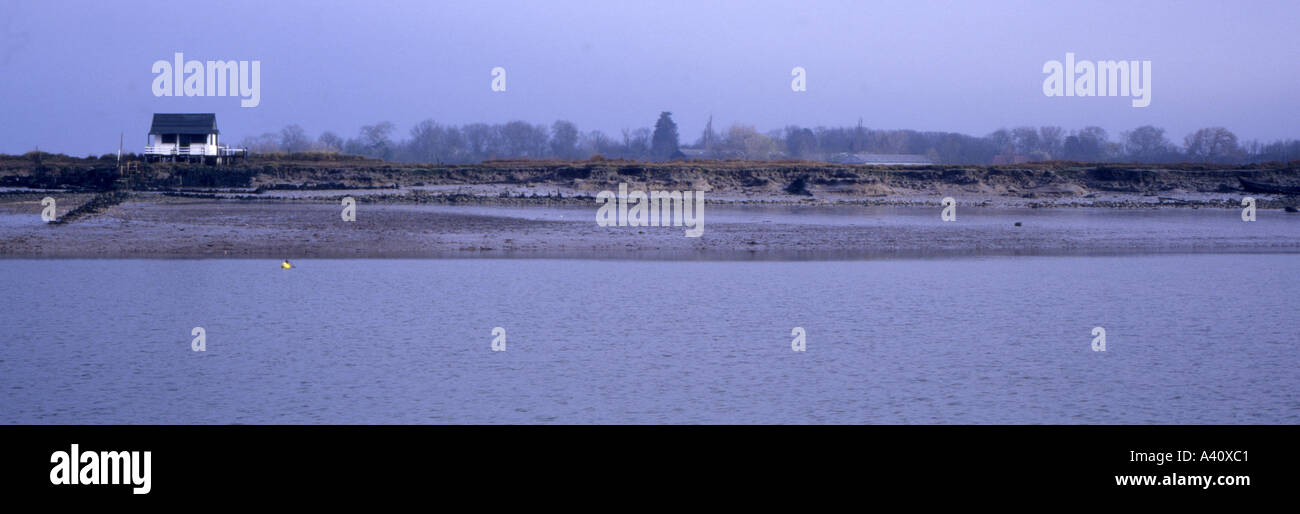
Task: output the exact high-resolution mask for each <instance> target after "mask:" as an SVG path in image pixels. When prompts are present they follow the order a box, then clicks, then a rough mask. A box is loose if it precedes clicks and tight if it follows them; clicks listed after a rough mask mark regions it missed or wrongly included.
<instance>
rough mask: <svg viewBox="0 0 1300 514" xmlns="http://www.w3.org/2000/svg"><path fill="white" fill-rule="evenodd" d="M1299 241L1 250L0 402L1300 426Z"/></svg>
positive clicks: (155, 414) (643, 417) (33, 412)
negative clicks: (774, 252) (198, 334)
mask: <svg viewBox="0 0 1300 514" xmlns="http://www.w3.org/2000/svg"><path fill="white" fill-rule="evenodd" d="M1298 258H1300V256H1296V255H1285V254H1274V255H1192V256H1185V255H1158V256H1129V257H995V258H969V259H918V260H875V261H851V262H837V261H818V262H655V261H591V260H562V259H550V260H486V259H485V260H324V261H319V260H318V261H311V260H304V261H295V265H296V267H295V269H293V270H289V271H281V270H280V269H279V268H278V265H279V262H278V261H260V260H171V261H147V260H71V261H69V260H59V261H35V260H7V261H0V268H3V274H2V275H0V276H3V277H4V286H5V287H4V289H5V292H6V300H5V301H6V305H5V308H4V309H3V310H2V311H0V421H2V422H5V423H1296V422H1298V421H1300V399H1298V397H1297V386H1300V374H1297V373H1296V372H1295V370H1296V368H1297V365H1298V364H1300V362H1297V340H1296V339H1297V337H1296V334H1297V332H1296V330H1295V328H1296V327H1297V326H1300V316H1297V312H1298V310H1297V308H1296V305H1295V304H1294V301H1295V291H1297V290H1300V289H1298V287H1297V286H1300V278H1298V276H1297V273H1296V271H1297V264H1298V263H1300V260H1297V259H1298ZM196 326H202V327H204V328H205V330H206V332H207V351H206V352H205V353H195V352H192V351H190V340H191V336H190V331H191V329H192V328H193V327H196ZM498 326H500V327H503V328H505V329H506V330H507V334H508V351H506V352H504V353H500V352H492V351H491V349H490V344H491V340H492V334H491V331H492V328H493V327H498ZM795 326H801V327H804V328H805V329H806V331H807V348H808V350H807V352H806V353H795V352H792V351H791V350H790V342H791V337H790V332H791V328H792V327H795ZM1095 326H1103V327H1105V329H1106V333H1107V343H1108V351H1107V352H1105V353H1094V352H1093V351H1091V349H1090V342H1091V339H1092V336H1091V330H1092V328H1093V327H1095Z"/></svg>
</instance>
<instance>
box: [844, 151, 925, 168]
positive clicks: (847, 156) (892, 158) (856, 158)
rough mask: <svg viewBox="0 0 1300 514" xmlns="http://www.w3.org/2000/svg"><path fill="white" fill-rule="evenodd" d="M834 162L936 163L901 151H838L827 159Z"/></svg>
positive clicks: (922, 156)
mask: <svg viewBox="0 0 1300 514" xmlns="http://www.w3.org/2000/svg"><path fill="white" fill-rule="evenodd" d="M827 161H829V162H833V163H836V164H873V165H877V166H928V165H930V164H936V163H935V162H934V161H933V160H932V159H930V158H929V157H926V156H924V155H920V154H902V153H840V154H835V155H834V156H831V158H829V159H827Z"/></svg>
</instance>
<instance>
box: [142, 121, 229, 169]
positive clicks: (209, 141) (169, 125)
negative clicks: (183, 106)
mask: <svg viewBox="0 0 1300 514" xmlns="http://www.w3.org/2000/svg"><path fill="white" fill-rule="evenodd" d="M220 138H221V131H220V130H217V115H216V114H213V113H188V114H175V113H155V114H154V115H153V125H151V126H150V127H149V139H148V143H147V144H146V145H145V147H144V156H145V159H146V160H148V161H185V162H205V163H208V164H223V163H228V162H231V161H232V160H234V159H235V158H238V157H246V156H247V154H248V150H246V149H243V148H230V147H227V146H225V145H222V144H221V139H220Z"/></svg>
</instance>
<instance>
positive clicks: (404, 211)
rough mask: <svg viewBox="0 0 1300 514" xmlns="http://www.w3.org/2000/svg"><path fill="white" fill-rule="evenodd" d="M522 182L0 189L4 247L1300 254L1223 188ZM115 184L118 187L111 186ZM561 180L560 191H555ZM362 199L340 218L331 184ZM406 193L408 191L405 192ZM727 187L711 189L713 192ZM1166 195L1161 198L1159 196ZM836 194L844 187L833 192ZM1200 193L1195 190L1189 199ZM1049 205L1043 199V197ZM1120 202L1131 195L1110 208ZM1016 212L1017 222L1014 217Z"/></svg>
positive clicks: (704, 256) (361, 253)
mask: <svg viewBox="0 0 1300 514" xmlns="http://www.w3.org/2000/svg"><path fill="white" fill-rule="evenodd" d="M518 187H519V186H517V185H496V186H492V187H488V188H485V189H482V190H478V191H474V193H475V194H467V193H465V192H464V191H461V192H455V191H454V190H452V191H450V192H446V191H444V192H441V193H430V192H427V191H424V190H418V189H417V190H410V191H403V192H402V194H399V195H392V194H369V195H367V194H364V193H360V194H358V193H355V192H353V191H347V190H345V191H338V190H318V191H311V192H307V193H306V194H302V192H298V193H299V194H295V195H293V196H291V197H288V198H281V197H274V196H265V197H258V198H257V199H247V198H239V197H237V196H229V195H236V193H229V192H210V193H200V194H199V195H198V196H196V195H195V194H193V193H180V192H175V191H170V192H132V193H127V194H126V195H125V196H124V197H123V198H124V199H123V200H122V201H121V203H116V204H112V205H108V206H106V207H102V208H100V209H99V210H96V211H94V212H89V213H86V214H82V215H81V216H80V217H79V218H78V219H76V220H73V221H71V222H69V223H66V224H62V225H57V226H55V225H46V224H44V223H42V222H41V221H40V218H39V213H40V209H41V206H40V203H39V202H40V198H42V197H44V196H54V197H56V199H58V200H59V202H60V203H59V204H58V214H59V215H60V216H64V215H66V213H67V212H69V211H71V210H73V209H75V208H76V207H78V206H80V205H81V204H83V203H87V202H90V201H91V200H92V199H94V198H95V195H94V194H90V193H49V192H30V193H27V192H25V193H16V192H13V191H10V192H6V193H0V259H21V258H64V259H81V258H110V259H111V258H127V259H209V258H250V259H263V258H265V259H290V260H292V259H313V258H330V259H346V258H381V259H387V258H396V259H401V258H421V259H423V258H432V259H456V258H524V259H528V258H538V259H599V260H604V259H634V260H668V261H673V260H720V261H750V260H825V261H834V260H863V259H898V258H953V257H994V256H1014V255H1061V256H1070V255H1137V254H1202V253H1300V215H1297V214H1293V213H1287V212H1284V211H1282V210H1281V209H1278V208H1268V207H1264V206H1265V205H1270V204H1281V203H1284V201H1285V200H1286V199H1283V200H1281V201H1279V200H1275V199H1272V198H1268V197H1267V196H1266V195H1258V197H1259V198H1258V202H1259V203H1260V204H1261V206H1260V208H1259V210H1258V216H1259V220H1258V221H1256V222H1254V223H1250V224H1244V223H1242V222H1241V221H1240V216H1239V213H1240V208H1231V207H1227V206H1224V204H1225V203H1228V202H1230V200H1229V199H1228V198H1221V197H1217V196H1214V195H1205V194H1198V195H1183V196H1184V198H1186V200H1182V201H1180V202H1176V203H1174V202H1168V201H1166V200H1161V199H1160V198H1159V197H1157V198H1152V197H1148V196H1143V195H1108V196H1105V197H1101V195H1098V197H1099V198H1102V200H1101V201H1104V202H1107V203H1105V204H1103V205H1102V206H1097V205H1079V204H1078V201H1079V200H1080V199H1079V198H1078V197H1061V198H1057V199H1055V200H1063V202H1062V203H1061V204H1057V203H1047V202H1046V201H1044V200H1043V199H1026V198H1005V197H1000V196H989V195H978V194H974V193H972V192H967V195H965V196H961V192H957V193H956V195H957V197H958V213H959V214H958V220H957V221H956V222H942V221H941V220H940V219H939V213H940V206H939V202H938V198H937V197H934V196H931V195H896V196H890V197H886V198H876V199H870V198H866V199H864V198H860V197H859V198H848V199H833V198H826V197H823V198H821V199H815V200H813V201H807V200H800V201H793V202H787V201H783V199H782V198H780V197H779V196H770V197H767V198H763V199H762V200H763V201H746V200H745V199H727V198H725V197H724V198H722V199H718V200H710V201H709V203H708V204H706V205H707V206H706V210H705V214H706V215H705V221H704V226H705V232H704V236H703V237H701V238H687V237H684V235H683V232H682V230H683V227H599V226H597V224H596V222H595V214H596V210H597V204H596V203H595V201H594V199H588V198H585V197H581V196H562V197H554V196H552V197H546V196H541V197H537V196H534V197H527V196H509V195H501V194H500V193H501V192H502V191H505V190H507V189H510V188H516V189H517V188H518ZM117 194H120V193H117ZM560 194H563V193H560ZM353 195H355V196H354V197H355V198H356V199H357V220H356V221H354V222H344V221H342V219H341V216H340V213H341V210H342V207H341V206H340V204H339V203H338V199H341V198H342V197H344V196H353ZM408 196H409V197H414V198H415V199H416V200H415V201H411V200H403V199H402V198H403V197H408ZM720 196H721V195H720ZM1166 198H1168V197H1166ZM841 200H843V201H841ZM1194 202H1199V203H1194ZM1044 204H1046V206H1044ZM1112 204H1118V205H1125V206H1126V207H1112V206H1110V205H1112ZM1016 223H1021V226H1016V225H1015V224H1016Z"/></svg>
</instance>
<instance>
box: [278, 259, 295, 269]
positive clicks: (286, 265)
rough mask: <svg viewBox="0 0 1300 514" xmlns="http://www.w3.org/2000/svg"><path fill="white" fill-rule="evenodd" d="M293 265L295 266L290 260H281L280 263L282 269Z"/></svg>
mask: <svg viewBox="0 0 1300 514" xmlns="http://www.w3.org/2000/svg"><path fill="white" fill-rule="evenodd" d="M292 267H293V265H292V264H289V261H287V260H286V261H284V262H281V263H280V269H289V268H292Z"/></svg>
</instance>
